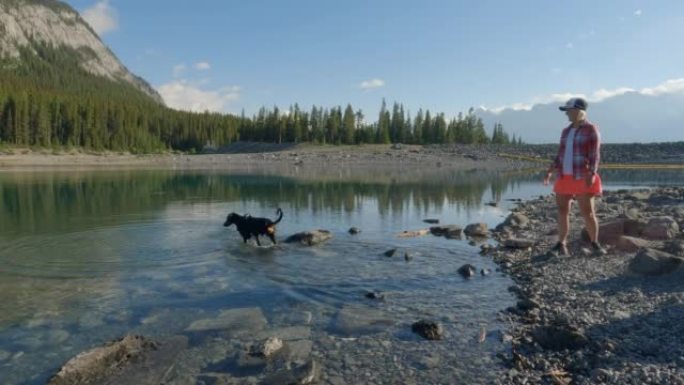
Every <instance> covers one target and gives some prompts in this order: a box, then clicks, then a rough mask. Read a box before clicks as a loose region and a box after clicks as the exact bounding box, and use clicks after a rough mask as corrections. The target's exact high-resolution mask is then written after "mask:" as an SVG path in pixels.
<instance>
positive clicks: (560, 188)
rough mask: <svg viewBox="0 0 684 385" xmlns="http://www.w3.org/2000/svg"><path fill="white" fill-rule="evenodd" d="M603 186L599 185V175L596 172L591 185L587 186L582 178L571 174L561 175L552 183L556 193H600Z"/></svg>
mask: <svg viewBox="0 0 684 385" xmlns="http://www.w3.org/2000/svg"><path fill="white" fill-rule="evenodd" d="M602 191H603V187H602V186H601V177H600V176H598V174H596V176H595V177H594V183H593V184H592V185H591V186H587V182H586V180H585V179H584V178H582V179H575V178H574V177H573V176H572V175H562V176H561V177H560V178H558V179H556V183H554V185H553V192H555V193H556V194H558V195H582V194H589V195H594V196H596V195H601V192H602Z"/></svg>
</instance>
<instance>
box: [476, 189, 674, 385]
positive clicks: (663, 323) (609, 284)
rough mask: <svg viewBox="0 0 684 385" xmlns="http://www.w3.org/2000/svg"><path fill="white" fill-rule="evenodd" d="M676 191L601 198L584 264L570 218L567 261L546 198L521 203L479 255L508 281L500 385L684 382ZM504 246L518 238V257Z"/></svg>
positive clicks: (576, 223)
mask: <svg viewBox="0 0 684 385" xmlns="http://www.w3.org/2000/svg"><path fill="white" fill-rule="evenodd" d="M682 202H684V188H682V187H664V188H663V187H661V188H652V189H648V190H629V191H627V190H621V191H616V192H605V193H604V196H603V197H602V198H600V199H599V200H598V201H597V216H598V218H599V225H600V227H601V233H600V235H599V238H600V240H601V242H602V243H603V244H604V246H605V247H607V248H608V254H607V255H605V256H602V257H592V256H590V255H589V254H590V253H589V250H588V248H587V246H588V244H587V242H586V241H583V240H582V235H581V232H580V229H581V228H582V226H583V222H582V219H581V218H580V216H579V215H578V212H577V208H576V207H573V211H572V214H571V232H570V236H569V245H568V246H569V249H570V256H557V255H551V254H548V253H546V251H547V250H548V249H550V248H551V247H552V246H553V244H554V243H555V242H556V238H557V236H556V231H555V228H556V220H555V215H556V213H557V209H556V207H555V201H554V200H553V196H551V195H547V196H543V197H539V198H537V199H532V200H529V201H525V202H520V203H519V204H518V206H517V207H516V208H514V209H513V210H512V211H511V214H510V215H509V217H508V218H507V219H506V221H505V222H504V223H502V224H501V225H499V226H498V227H497V229H496V230H495V231H494V238H495V239H496V240H498V241H499V243H500V245H499V246H497V247H492V248H488V247H483V250H482V254H485V255H490V256H492V257H493V259H494V261H495V262H496V263H497V264H499V266H500V267H501V269H502V270H503V271H504V272H505V273H507V274H508V275H509V276H510V277H511V278H512V279H513V281H514V282H515V285H514V286H512V287H510V288H509V291H511V292H512V293H513V294H514V295H515V296H516V297H517V298H518V302H517V306H515V307H511V308H509V309H507V311H506V312H504V313H503V315H502V317H503V318H504V319H505V320H506V321H510V322H511V323H512V325H514V326H513V327H512V328H511V329H510V330H507V331H506V332H505V333H504V335H503V340H504V341H508V342H510V344H511V349H510V352H509V353H508V354H505V355H502V356H501V357H500V358H501V359H502V361H503V362H504V364H505V365H506V366H507V367H508V371H507V372H506V373H505V374H504V375H503V377H502V378H500V379H499V381H498V382H497V383H498V384H526V383H534V384H586V385H588V384H597V383H601V384H626V383H638V384H684V325H683V324H682V322H681V320H682V317H684V233H682V231H681V229H682V228H684V205H683V204H682ZM511 240H526V241H528V244H526V245H525V244H523V245H522V246H529V245H530V244H531V245H532V246H531V247H526V248H522V249H517V248H512V247H505V245H508V246H512V245H513V241H511Z"/></svg>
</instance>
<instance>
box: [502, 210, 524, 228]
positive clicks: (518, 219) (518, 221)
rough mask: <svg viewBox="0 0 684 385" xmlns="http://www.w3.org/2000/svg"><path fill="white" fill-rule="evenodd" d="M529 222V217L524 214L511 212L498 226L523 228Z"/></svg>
mask: <svg viewBox="0 0 684 385" xmlns="http://www.w3.org/2000/svg"><path fill="white" fill-rule="evenodd" d="M529 223H530V219H529V218H528V217H527V216H525V215H524V214H520V213H511V214H510V215H509V216H508V217H507V218H506V220H505V221H504V222H503V223H502V224H501V225H500V226H508V227H518V228H525V227H527V225H528V224H529ZM497 228H498V226H497Z"/></svg>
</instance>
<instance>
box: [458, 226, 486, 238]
mask: <svg viewBox="0 0 684 385" xmlns="http://www.w3.org/2000/svg"><path fill="white" fill-rule="evenodd" d="M463 232H464V233H465V235H467V236H470V237H486V236H487V235H489V229H488V228H487V224H486V223H471V224H469V225H468V226H466V228H465V230H463Z"/></svg>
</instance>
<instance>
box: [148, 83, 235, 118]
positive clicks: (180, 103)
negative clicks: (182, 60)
mask: <svg viewBox="0 0 684 385" xmlns="http://www.w3.org/2000/svg"><path fill="white" fill-rule="evenodd" d="M157 91H159V94H160V95H161V96H162V98H164V102H166V105H167V106H169V107H171V108H175V109H178V110H185V111H193V112H204V111H211V112H228V106H229V105H230V103H232V102H234V101H236V100H238V99H239V98H240V92H241V91H242V89H241V88H240V87H238V86H229V87H222V88H219V89H215V90H206V89H201V88H199V87H198V86H197V85H194V84H191V83H189V82H188V81H186V80H174V81H172V82H171V83H166V84H162V85H161V86H159V87H158V88H157Z"/></svg>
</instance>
